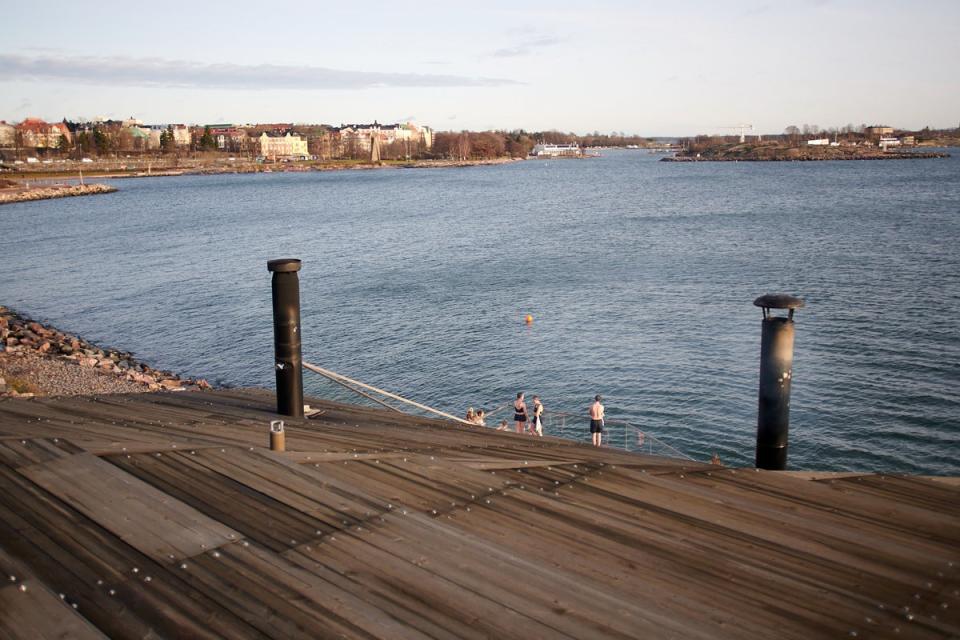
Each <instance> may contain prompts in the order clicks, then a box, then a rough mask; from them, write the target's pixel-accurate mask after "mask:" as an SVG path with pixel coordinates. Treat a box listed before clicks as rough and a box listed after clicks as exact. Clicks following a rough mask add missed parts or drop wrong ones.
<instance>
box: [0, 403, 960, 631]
mask: <svg viewBox="0 0 960 640" xmlns="http://www.w3.org/2000/svg"><path fill="white" fill-rule="evenodd" d="M274 402H275V400H274V396H273V394H272V393H270V392H267V391H263V390H232V391H231V390H220V391H208V392H199V391H197V392H180V393H169V392H165V393H145V394H135V395H111V396H87V397H75V398H33V399H30V400H24V399H3V400H0V566H2V570H3V575H4V576H5V578H4V583H3V586H2V587H0V636H2V637H4V638H24V639H25V638H37V637H61V635H60V634H63V635H64V636H69V637H73V638H102V637H105V636H106V637H110V638H142V637H148V636H149V637H171V638H172V637H190V638H208V637H210V638H212V637H230V638H254V637H261V638H262V637H270V638H326V637H357V638H361V637H362V638H486V637H496V638H761V637H778V638H804V639H806V638H819V637H834V638H835V637H903V638H949V637H956V636H957V634H958V633H960V615H958V611H960V597H958V595H960V591H958V589H960V579H958V578H960V576H958V567H960V552H958V549H960V507H958V505H960V500H958V497H960V495H958V494H960V489H958V488H957V486H956V484H955V483H954V482H953V481H951V480H950V479H924V478H919V477H906V476H884V475H872V474H871V475H861V474H822V475H820V474H815V473H813V474H811V473H807V474H791V473H789V472H763V471H755V470H753V469H727V468H721V467H716V466H711V465H708V464H700V463H690V462H687V461H678V460H672V459H667V458H657V457H651V456H642V455H636V454H627V453H623V452H618V451H613V450H605V449H600V450H597V449H594V448H592V447H589V446H585V445H579V444H575V443H572V442H569V441H564V440H560V439H556V438H550V437H547V438H528V437H524V436H518V435H515V434H510V433H496V432H491V431H490V430H485V429H482V428H477V427H467V426H462V425H454V424H450V423H444V422H438V421H433V420H427V419H422V418H416V417H411V416H404V415H400V414H396V413H388V412H384V411H379V410H372V409H365V408H360V407H354V406H349V405H342V404H334V403H329V402H323V401H320V400H317V399H313V398H311V399H309V402H310V404H311V405H313V406H314V407H316V408H318V409H320V413H319V414H318V415H317V416H316V417H315V418H313V419H310V420H289V421H288V422H287V429H286V443H287V452H286V453H278V452H272V451H270V450H268V449H266V448H265V445H266V443H267V441H268V428H267V427H268V424H269V421H270V420H271V419H273V418H275V417H276V416H275V415H274V414H273V413H272V411H273V407H274V406H275V404H274Z"/></svg>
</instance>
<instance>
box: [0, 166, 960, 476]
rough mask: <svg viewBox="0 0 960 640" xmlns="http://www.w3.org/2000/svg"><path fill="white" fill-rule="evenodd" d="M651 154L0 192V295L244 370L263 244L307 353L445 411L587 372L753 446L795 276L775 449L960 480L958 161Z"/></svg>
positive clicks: (824, 461) (254, 370) (684, 435)
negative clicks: (297, 265) (292, 297)
mask: <svg viewBox="0 0 960 640" xmlns="http://www.w3.org/2000/svg"><path fill="white" fill-rule="evenodd" d="M657 159H658V158H657V157H656V156H650V155H646V154H644V153H642V152H616V151H612V152H608V153H607V154H606V155H605V156H604V157H602V158H598V159H591V160H584V161H531V162H523V163H515V164H511V165H505V166H496V167H473V168H460V169H437V170H422V169H421V170H383V171H349V172H336V173H308V174H280V173H273V174H261V175H239V176H196V177H192V176H191V177H180V178H162V179H160V178H154V179H140V180H122V181H116V182H115V185H116V186H118V187H119V188H120V189H121V190H120V191H119V192H118V193H116V194H112V195H106V196H95V197H89V198H70V199H64V200H51V201H46V202H35V203H26V204H20V205H8V206H3V207H0V243H2V248H3V251H2V255H3V267H4V273H3V276H2V278H0V304H6V305H8V306H11V307H13V308H16V309H18V310H19V311H21V312H23V313H26V314H30V315H32V316H34V317H37V318H39V319H43V320H46V321H50V322H52V323H54V324H55V325H57V326H59V327H60V328H63V329H64V330H68V331H73V332H77V333H80V334H81V335H84V336H85V337H87V338H89V339H93V340H95V341H98V342H101V343H104V344H109V345H113V346H117V347H120V348H124V349H128V350H132V351H134V352H135V353H137V355H138V356H139V357H141V358H143V359H145V360H147V361H148V362H151V363H153V364H155V365H157V366H160V367H162V368H169V369H174V370H177V371H181V372H184V373H188V374H192V375H199V376H205V377H207V378H209V379H211V380H215V381H219V382H221V383H228V384H231V385H265V386H267V385H272V379H273V372H272V369H271V366H272V330H271V324H270V322H271V317H270V275H269V274H268V273H267V270H266V261H267V260H268V259H270V258H276V257H287V256H291V257H299V258H302V259H303V261H304V268H303V271H302V272H301V287H302V300H303V335H304V342H305V345H304V357H305V359H307V360H309V361H312V362H316V363H318V364H321V365H322V366H326V367H328V368H331V369H334V370H336V371H339V372H341V373H344V374H346V375H349V376H352V377H355V378H358V379H361V380H364V381H366V382H369V383H372V384H375V385H379V386H383V387H386V388H388V389H390V390H393V391H397V392H399V393H402V394H405V395H407V396H409V397H412V398H415V399H418V400H420V401H423V402H426V403H428V404H433V405H435V406H438V407H441V408H445V409H449V410H453V411H456V412H457V413H460V412H462V411H463V409H464V408H465V407H466V406H467V405H474V406H488V407H489V406H492V405H495V404H499V403H502V402H505V401H508V400H509V399H510V398H511V397H512V396H513V394H514V393H515V392H516V391H517V390H520V389H523V390H526V391H527V392H528V393H533V392H537V393H539V394H540V395H541V396H543V397H544V401H545V404H546V405H547V407H548V408H556V409H566V410H573V411H583V410H584V409H585V407H586V405H587V404H589V400H590V398H591V397H592V395H593V394H595V393H603V394H604V395H605V396H606V398H607V409H608V414H609V415H610V416H611V417H621V418H626V419H629V420H631V421H633V422H634V423H635V424H637V425H638V426H641V427H643V428H646V429H649V430H650V431H651V432H652V433H654V434H656V435H657V436H659V437H661V438H662V439H663V440H665V441H667V442H669V443H671V444H673V445H675V446H677V447H678V448H680V449H681V450H683V451H685V452H687V453H689V454H691V455H693V456H696V457H698V458H708V457H709V456H710V454H711V453H712V452H714V451H716V452H718V453H719V454H720V457H721V458H722V459H723V460H724V462H727V463H730V464H750V463H751V462H752V459H753V438H754V433H755V425H756V394H757V374H758V359H759V343H760V311H759V310H758V309H756V308H755V307H753V306H752V305H751V302H752V300H753V299H754V298H755V297H756V296H758V295H760V294H763V293H767V292H781V291H782V292H788V293H794V294H796V295H799V296H802V297H803V298H805V299H806V301H807V307H806V308H805V309H802V310H801V311H800V312H799V313H798V316H797V335H796V350H795V362H794V382H793V385H794V386H793V400H792V414H791V448H790V464H791V467H792V468H807V469H813V468H816V469H833V470H843V469H866V470H885V471H904V472H912V473H950V474H960V331H958V329H960V249H958V244H960V158H956V157H955V158H950V159H946V160H915V161H900V162H846V163H843V162H819V163H818V162H813V163H699V164H673V163H661V162H657V161H656V160H657ZM527 313H530V314H533V315H534V316H535V322H534V323H533V325H532V326H530V327H527V326H524V324H523V322H522V318H523V316H524V315H525V314H527ZM307 380H308V384H310V385H314V386H313V389H314V391H317V392H323V391H325V390H326V387H325V386H323V385H320V384H319V383H318V382H317V381H316V380H315V379H313V378H312V377H309V376H308V378H307ZM308 391H309V387H308Z"/></svg>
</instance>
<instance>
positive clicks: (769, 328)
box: [753, 294, 803, 471]
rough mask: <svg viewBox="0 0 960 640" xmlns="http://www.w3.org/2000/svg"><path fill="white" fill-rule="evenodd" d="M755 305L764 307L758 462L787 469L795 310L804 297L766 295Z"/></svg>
mask: <svg viewBox="0 0 960 640" xmlns="http://www.w3.org/2000/svg"><path fill="white" fill-rule="evenodd" d="M753 304H754V305H756V306H758V307H760V308H761V309H763V324H762V325H761V326H762V331H761V337H760V392H759V401H758V408H757V458H756V465H757V468H758V469H770V470H774V471H781V470H783V469H786V468H787V440H788V438H787V432H788V430H789V427H790V383H791V381H792V380H793V334H794V330H793V327H794V325H793V312H794V310H795V309H799V308H801V307H803V300H801V299H800V298H795V297H793V296H788V295H786V294H767V295H765V296H760V297H759V298H757V299H756V300H754V301H753ZM772 309H787V310H788V312H787V316H786V317H784V316H775V315H773V313H772V312H771V310H772Z"/></svg>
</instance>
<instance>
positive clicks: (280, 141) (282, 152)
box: [257, 131, 309, 160]
mask: <svg viewBox="0 0 960 640" xmlns="http://www.w3.org/2000/svg"><path fill="white" fill-rule="evenodd" d="M257 151H258V153H259V154H260V155H261V156H263V157H264V158H269V159H271V160H276V159H279V158H305V157H307V156H308V155H309V152H308V151H307V141H306V140H304V139H303V138H301V137H300V136H294V135H291V134H289V133H288V134H286V135H284V136H270V135H267V132H266V131H264V132H263V133H261V134H260V137H259V138H257Z"/></svg>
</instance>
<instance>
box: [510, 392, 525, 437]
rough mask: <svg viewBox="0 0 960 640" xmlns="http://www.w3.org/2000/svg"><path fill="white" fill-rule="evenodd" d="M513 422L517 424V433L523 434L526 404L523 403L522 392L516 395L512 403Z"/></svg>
mask: <svg viewBox="0 0 960 640" xmlns="http://www.w3.org/2000/svg"><path fill="white" fill-rule="evenodd" d="M513 421H514V422H515V423H516V424H517V433H523V431H524V429H525V428H526V426H527V403H526V402H524V401H523V391H521V392H519V393H518V394H517V399H516V400H515V401H514V403H513Z"/></svg>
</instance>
